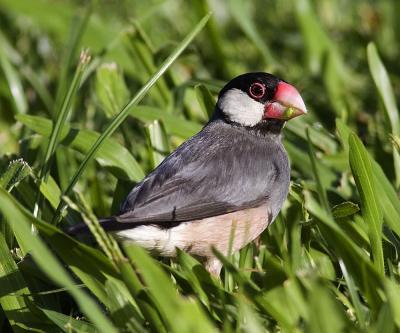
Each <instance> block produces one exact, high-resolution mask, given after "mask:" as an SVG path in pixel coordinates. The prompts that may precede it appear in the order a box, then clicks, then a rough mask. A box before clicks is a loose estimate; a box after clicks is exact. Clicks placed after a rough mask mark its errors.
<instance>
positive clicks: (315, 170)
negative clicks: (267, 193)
mask: <svg viewBox="0 0 400 333" xmlns="http://www.w3.org/2000/svg"><path fill="white" fill-rule="evenodd" d="M306 134H307V141H308V155H309V156H310V161H311V167H312V170H313V173H314V177H315V181H316V183H317V191H318V194H319V198H320V200H321V204H322V206H323V207H324V208H325V210H326V212H327V213H328V214H330V213H331V209H330V207H329V202H328V197H327V196H326V191H325V189H324V187H323V185H322V182H321V178H320V176H319V172H318V168H317V158H316V156H315V151H314V147H313V144H312V142H311V138H310V130H309V128H308V127H307V129H306Z"/></svg>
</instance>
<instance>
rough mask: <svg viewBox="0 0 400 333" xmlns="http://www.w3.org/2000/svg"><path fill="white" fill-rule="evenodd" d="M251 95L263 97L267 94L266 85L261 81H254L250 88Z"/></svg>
mask: <svg viewBox="0 0 400 333" xmlns="http://www.w3.org/2000/svg"><path fill="white" fill-rule="evenodd" d="M249 95H250V96H251V97H253V98H261V97H263V96H264V95H265V86H264V85H263V84H262V83H260V82H254V83H253V84H252V85H251V86H250V89H249Z"/></svg>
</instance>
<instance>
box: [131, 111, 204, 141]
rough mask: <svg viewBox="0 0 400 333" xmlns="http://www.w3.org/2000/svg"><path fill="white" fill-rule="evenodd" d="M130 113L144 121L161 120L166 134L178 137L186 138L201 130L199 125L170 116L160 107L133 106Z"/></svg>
mask: <svg viewBox="0 0 400 333" xmlns="http://www.w3.org/2000/svg"><path fill="white" fill-rule="evenodd" d="M130 115H131V116H132V117H134V118H136V119H140V120H141V121H144V122H151V121H154V120H161V121H162V123H163V124H164V126H165V130H166V131H167V133H168V134H173V135H176V136H178V137H180V138H183V139H187V138H189V137H191V136H193V135H194V134H196V133H197V132H199V131H200V130H201V127H202V126H201V125H200V124H198V123H196V122H194V121H190V120H186V119H183V118H182V117H177V116H172V115H171V114H169V113H166V112H165V111H163V110H162V109H159V108H155V107H151V106H145V105H139V106H135V107H134V108H133V109H132V110H131V112H130Z"/></svg>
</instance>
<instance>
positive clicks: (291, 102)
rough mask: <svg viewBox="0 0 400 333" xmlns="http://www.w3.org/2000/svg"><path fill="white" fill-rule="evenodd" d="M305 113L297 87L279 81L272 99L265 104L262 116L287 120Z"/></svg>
mask: <svg viewBox="0 0 400 333" xmlns="http://www.w3.org/2000/svg"><path fill="white" fill-rule="evenodd" d="M305 113H307V109H306V106H305V104H304V101H303V99H302V98H301V96H300V94H299V92H298V91H297V89H296V88H295V87H293V86H292V85H290V84H288V83H286V82H283V81H280V82H279V83H278V87H277V89H276V92H275V96H274V98H273V100H272V101H271V102H267V103H266V104H265V111H264V118H266V119H268V118H273V119H282V120H289V119H292V118H294V117H297V116H300V115H302V114H305Z"/></svg>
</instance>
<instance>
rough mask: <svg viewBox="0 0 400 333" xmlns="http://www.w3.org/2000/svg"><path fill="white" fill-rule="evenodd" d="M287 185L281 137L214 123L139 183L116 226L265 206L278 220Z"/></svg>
mask: <svg viewBox="0 0 400 333" xmlns="http://www.w3.org/2000/svg"><path fill="white" fill-rule="evenodd" d="M266 126H267V125H266ZM288 185H289V163H288V160H287V156H286V152H285V150H284V148H283V146H282V144H281V143H280V137H279V135H278V134H273V133H270V132H269V131H264V132H263V131H262V130H260V128H257V129H253V130H252V129H249V128H243V127H235V126H233V125H231V124H227V123H226V122H224V121H222V120H219V119H216V120H213V121H212V122H210V123H209V124H208V125H207V126H206V127H205V128H204V129H203V130H202V131H201V132H200V133H198V134H197V135H195V136H194V137H192V138H191V139H190V140H188V141H186V142H185V143H184V144H182V146H180V147H179V148H178V149H177V150H176V151H175V152H173V153H172V154H171V155H170V156H168V157H167V158H166V159H165V160H164V162H163V163H162V164H161V165H160V166H159V167H158V168H157V169H155V170H154V171H153V172H152V173H151V174H149V175H148V176H147V177H146V178H145V179H144V180H143V181H142V182H141V183H139V184H138V185H137V186H136V187H135V188H134V189H133V190H132V191H131V193H130V194H129V195H128V197H127V199H126V201H125V202H124V203H123V204H122V206H121V211H120V213H119V214H118V216H115V220H116V221H117V222H116V223H118V222H120V223H127V224H130V225H132V224H135V223H139V224H143V223H161V222H167V221H178V222H181V221H189V220H197V219H202V218H206V217H210V216H216V215H221V214H225V213H228V212H233V211H237V210H241V209H247V208H252V207H256V206H258V205H260V204H261V203H265V202H268V203H270V205H271V209H272V213H273V215H274V216H275V215H276V214H277V213H278V211H279V209H280V207H281V205H282V203H283V201H284V200H285V198H286V195H287V191H288ZM127 227H128V226H127ZM130 227H131V226H130Z"/></svg>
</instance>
